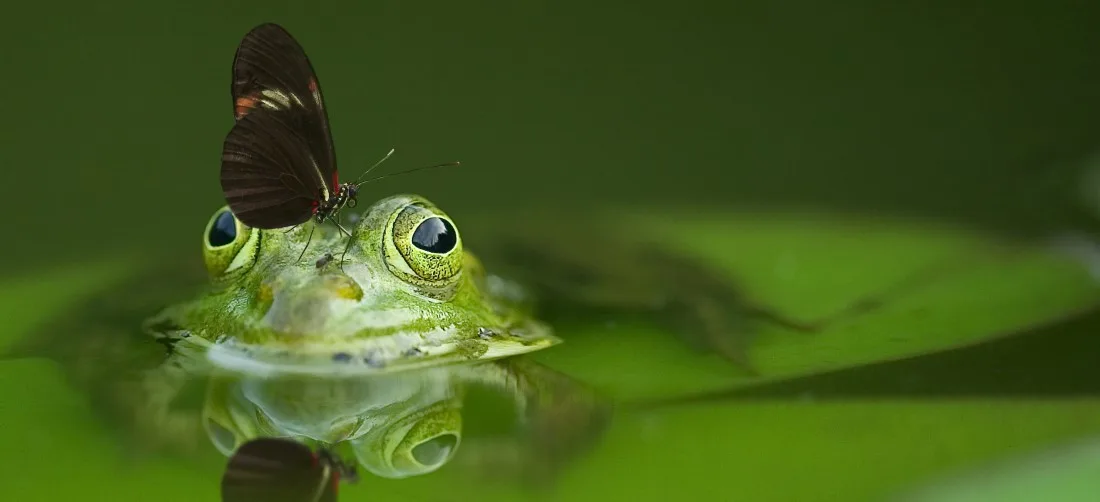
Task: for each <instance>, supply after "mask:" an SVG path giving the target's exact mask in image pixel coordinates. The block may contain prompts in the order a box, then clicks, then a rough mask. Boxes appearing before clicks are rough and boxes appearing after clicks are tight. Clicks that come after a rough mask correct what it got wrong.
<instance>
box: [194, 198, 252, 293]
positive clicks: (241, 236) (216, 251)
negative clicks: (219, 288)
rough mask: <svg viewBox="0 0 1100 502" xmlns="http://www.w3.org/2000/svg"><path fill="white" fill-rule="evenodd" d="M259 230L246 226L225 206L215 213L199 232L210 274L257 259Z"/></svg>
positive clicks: (240, 266)
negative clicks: (201, 233) (200, 232)
mask: <svg viewBox="0 0 1100 502" xmlns="http://www.w3.org/2000/svg"><path fill="white" fill-rule="evenodd" d="M258 239H259V232H256V231H254V230H253V229H252V228H249V227H247V226H245V225H244V224H243V223H241V221H240V220H238V219H237V218H236V217H235V216H233V212H232V211H230V210H229V208H228V207H223V208H221V209H219V210H218V211H217V212H215V213H214V216H212V217H211V218H210V221H209V222H208V223H207V224H206V230H205V231H204V232H203V235H202V251H203V258H204V259H205V261H206V269H207V271H209V272H210V275H211V276H214V277H217V276H221V275H225V274H228V273H230V272H233V271H235V270H238V269H246V268H247V266H248V265H251V264H252V262H254V261H255V258H256V245H257V244H258Z"/></svg>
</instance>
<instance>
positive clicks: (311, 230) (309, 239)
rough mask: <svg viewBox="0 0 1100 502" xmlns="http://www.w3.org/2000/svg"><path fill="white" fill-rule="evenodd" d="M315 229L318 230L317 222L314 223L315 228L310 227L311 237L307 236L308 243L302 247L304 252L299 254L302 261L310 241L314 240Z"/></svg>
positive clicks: (299, 259)
mask: <svg viewBox="0 0 1100 502" xmlns="http://www.w3.org/2000/svg"><path fill="white" fill-rule="evenodd" d="M314 230H317V225H316V224H314V225H313V228H310V229H309V237H307V238H306V245H305V247H303V248H302V253H301V254H299V255H298V261H302V257H303V256H305V255H306V250H307V249H309V243H310V242H312V241H313V231H314Z"/></svg>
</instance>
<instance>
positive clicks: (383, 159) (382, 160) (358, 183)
mask: <svg viewBox="0 0 1100 502" xmlns="http://www.w3.org/2000/svg"><path fill="white" fill-rule="evenodd" d="M394 150H396V148H390V151H389V152H388V153H386V155H385V156H383V157H382V159H381V160H379V161H378V162H375V163H374V165H373V166H370V169H367V170H366V171H363V174H360V175H359V177H358V178H356V179H355V183H353V185H355V186H359V185H362V184H363V183H365V182H361V181H359V180H361V179H363V176H366V175H367V174H370V172H371V171H373V170H374V168H376V167H378V166H380V165H382V163H383V162H385V161H386V159H388V158H390V155H393V151H394Z"/></svg>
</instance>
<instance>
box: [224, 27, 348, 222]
mask: <svg viewBox="0 0 1100 502" xmlns="http://www.w3.org/2000/svg"><path fill="white" fill-rule="evenodd" d="M232 94H233V108H234V115H235V117H236V118H237V123H236V124H235V125H234V127H233V129H232V130H231V131H230V133H229V137H227V138H226V142H225V150H224V151H223V155H222V187H223V189H224V190H225V192H226V198H227V199H228V202H229V205H230V208H231V209H232V210H233V212H234V213H235V214H236V215H237V217H238V218H240V219H241V221H243V222H244V223H245V224H247V225H250V226H254V227H259V228H277V227H284V226H290V225H296V224H298V223H302V222H304V221H306V220H308V219H309V217H310V216H311V215H312V213H313V209H314V208H315V207H316V203H321V202H324V201H325V200H327V199H328V198H330V197H333V196H334V195H335V194H334V190H335V189H336V187H337V185H338V183H339V180H338V177H337V171H336V157H335V154H334V150H333V144H332V136H331V135H330V133H329V125H328V115H327V112H326V111H325V106H324V98H323V97H322V94H321V86H320V83H319V81H318V80H317V76H316V74H315V72H314V71H313V67H312V65H311V64H310V62H309V59H308V58H307V57H306V54H305V51H304V50H303V49H302V47H301V45H299V44H298V42H297V41H295V40H294V38H293V37H291V36H290V34H289V33H287V31H286V30H284V29H283V28H282V27H280V26H278V25H276V24H270V23H268V24H263V25H260V26H257V27H256V28H254V29H253V30H252V31H250V32H248V34H246V35H245V37H244V39H243V40H242V41H241V45H240V47H238V49H237V55H236V57H235V58H234V60H233V85H232ZM291 194H293V196H292V195H291ZM299 198H305V199H308V201H307V202H308V204H306V203H305V202H303V201H301V200H298V199H299Z"/></svg>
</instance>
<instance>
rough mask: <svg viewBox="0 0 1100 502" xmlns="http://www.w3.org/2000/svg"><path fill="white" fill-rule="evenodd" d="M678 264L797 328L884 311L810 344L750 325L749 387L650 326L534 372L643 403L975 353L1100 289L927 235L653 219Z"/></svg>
mask: <svg viewBox="0 0 1100 502" xmlns="http://www.w3.org/2000/svg"><path fill="white" fill-rule="evenodd" d="M648 228H649V229H650V230H651V231H655V232H657V234H658V235H659V236H660V237H662V242H666V243H671V244H672V245H674V246H676V247H677V248H679V249H680V250H682V251H683V252H685V253H691V254H693V255H696V256H698V257H699V258H701V259H704V260H707V261H708V262H709V263H713V264H715V265H716V266H719V267H720V268H719V269H720V270H723V271H726V272H727V273H728V274H729V275H730V277H731V278H732V279H733V280H734V281H736V283H737V284H739V285H741V286H742V287H743V288H744V290H745V291H746V293H747V294H748V296H749V297H750V298H751V299H752V300H753V301H754V302H755V303H757V304H759V305H765V306H768V307H770V308H772V309H774V310H777V311H779V312H782V313H784V314H785V315H786V316H788V317H792V318H795V319H798V320H801V321H805V322H814V321H817V320H828V319H830V318H832V317H835V316H840V315H842V314H843V313H844V312H845V310H846V309H849V308H850V307H851V306H853V305H857V304H859V303H860V302H861V301H865V300H867V299H878V300H881V305H880V306H877V307H875V308H873V309H871V310H869V311H867V312H864V313H859V314H853V315H850V316H847V317H839V318H837V319H835V320H832V321H829V322H826V323H825V324H824V326H823V328H822V329H821V330H819V331H816V332H810V333H805V332H795V331H791V330H788V329H783V328H780V327H776V326H774V325H766V324H765V325H762V326H760V329H759V332H758V334H757V336H758V339H757V341H756V343H754V345H753V347H752V348H751V349H750V353H749V356H750V360H751V362H752V364H753V365H755V367H756V369H757V370H758V374H757V375H755V376H750V375H746V374H745V373H744V372H740V371H737V370H736V369H734V368H731V367H730V366H729V364H728V363H726V362H725V361H723V360H721V359H719V358H718V357H717V356H711V357H705V356H703V357H701V356H700V355H699V354H698V353H697V352H695V351H692V350H691V349H689V348H687V347H685V346H684V345H683V344H682V343H680V342H679V340H676V339H674V338H672V337H669V336H668V335H667V334H666V333H663V332H660V331H658V330H656V329H654V328H653V327H651V326H645V325H633V324H614V323H606V324H592V325H588V326H567V327H563V328H561V329H560V330H559V331H561V332H560V333H559V334H560V335H561V337H562V338H563V339H564V340H565V341H566V343H565V344H563V345H562V346H561V347H560V348H556V349H553V350H550V351H544V352H539V353H537V354H536V355H535V357H536V358H538V359H539V360H540V361H542V362H544V363H546V364H548V365H551V366H554V367H556V368H559V369H562V370H564V371H565V372H567V373H569V374H572V375H576V376H578V377H579V378H581V379H584V380H586V381H589V382H593V383H594V384H596V385H597V386H599V387H600V388H602V389H604V390H605V391H606V392H608V393H611V394H612V395H615V396H617V397H619V398H622V399H649V398H661V397H668V396H672V395H679V394H683V393H686V392H699V391H706V390H713V389H718V388H727V387H732V386H743V385H751V384H754V383H760V382H764V381H771V380H777V379H785V378H791V377H797V376H804V375H809V374H815V373H820V372H825V371H830V370H835V369H840V368H845V367H852V366H858V365H863V364H868V363H872V362H879V361H886V360H894V359H901V358H906V357H911V356H915V355H919V354H925V353H930V352H935V351H942V350H949V349H951V348H956V347H961V346H966V345H972V344H976V343H980V342H983V341H987V340H990V339H993V338H996V337H1000V336H1007V335H1011V334H1013V333H1017V332H1022V331H1025V330H1026V329H1028V328H1032V327H1035V326H1038V325H1042V324H1044V323H1049V322H1052V321H1055V320H1058V319H1062V318H1065V317H1067V316H1070V315H1074V314H1077V313H1080V312H1083V311H1085V310H1087V309H1089V308H1091V307H1093V306H1095V305H1096V304H1097V303H1098V301H1100V287H1098V285H1097V284H1096V283H1095V281H1094V280H1093V279H1092V278H1091V276H1090V275H1089V274H1088V273H1087V271H1086V270H1085V268H1084V267H1083V266H1082V265H1080V264H1079V263H1078V262H1076V261H1074V260H1072V259H1070V258H1068V257H1065V256H1062V255H1058V254H1055V253H1052V252H1051V251H1050V250H1048V249H1046V248H1045V247H1039V246H1028V245H1025V244H1020V243H1013V242H1007V241H1004V240H1000V239H997V238H994V237H990V236H983V235H980V234H976V233H974V232H973V231H972V230H967V229H961V228H952V227H945V226H937V225H933V224H930V223H920V222H911V221H904V220H894V221H891V220H886V219H874V218H858V217H846V218H841V217H834V218H824V217H822V216H820V215H800V214H768V215H757V214H746V215H738V216H732V217H726V218H713V219H700V218H698V217H696V218H690V217H687V216H683V217H680V218H674V217H668V220H667V221H665V220H664V219H661V220H656V221H654V220H650V221H649V223H648Z"/></svg>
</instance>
